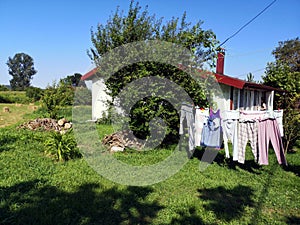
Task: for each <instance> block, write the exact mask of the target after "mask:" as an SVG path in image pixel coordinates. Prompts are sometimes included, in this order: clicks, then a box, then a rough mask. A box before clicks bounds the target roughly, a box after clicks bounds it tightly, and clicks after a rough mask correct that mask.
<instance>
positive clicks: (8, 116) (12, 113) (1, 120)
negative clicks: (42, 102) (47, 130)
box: [0, 103, 37, 127]
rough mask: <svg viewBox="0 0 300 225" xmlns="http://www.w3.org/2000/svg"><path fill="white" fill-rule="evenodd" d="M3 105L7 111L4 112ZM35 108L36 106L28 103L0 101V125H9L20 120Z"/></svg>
mask: <svg viewBox="0 0 300 225" xmlns="http://www.w3.org/2000/svg"><path fill="white" fill-rule="evenodd" d="M4 107H8V108H9V112H4V111H3V108H4ZM36 108H37V106H34V105H29V104H26V105H23V104H4V103H0V110H1V111H0V127H5V126H10V125H12V124H16V123H19V122H21V121H22V120H23V118H24V116H25V115H26V114H32V112H33V111H34V110H35V109H36ZM25 117H26V116H25Z"/></svg>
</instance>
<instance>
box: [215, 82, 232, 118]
mask: <svg viewBox="0 0 300 225" xmlns="http://www.w3.org/2000/svg"><path fill="white" fill-rule="evenodd" d="M219 85H220V89H221V91H222V93H214V97H213V101H214V104H215V106H214V107H213V108H214V109H215V110H217V109H220V111H221V112H222V111H224V110H230V91H231V87H230V86H228V85H225V84H219Z"/></svg>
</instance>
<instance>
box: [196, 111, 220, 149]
mask: <svg viewBox="0 0 300 225" xmlns="http://www.w3.org/2000/svg"><path fill="white" fill-rule="evenodd" d="M221 133H222V126H221V116H220V110H218V111H217V112H215V113H214V112H213V111H212V109H210V113H209V118H208V120H207V123H205V124H204V127H203V130H202V137H201V146H205V147H211V148H221V144H222V135H221Z"/></svg>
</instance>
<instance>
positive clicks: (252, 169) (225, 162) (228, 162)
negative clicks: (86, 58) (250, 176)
mask: <svg viewBox="0 0 300 225" xmlns="http://www.w3.org/2000/svg"><path fill="white" fill-rule="evenodd" d="M204 152H205V150H204V148H201V149H200V148H197V149H196V150H195V151H194V154H193V157H194V158H197V159H198V160H201V159H202V156H203V154H204ZM213 161H214V162H215V163H217V164H218V165H219V166H221V167H227V168H229V169H234V170H236V169H237V168H240V169H243V170H246V171H248V172H249V173H254V174H261V172H260V171H257V170H258V169H260V168H261V166H260V165H258V164H257V163H256V162H254V160H245V163H244V164H241V163H238V162H237V161H233V160H232V158H229V159H227V158H225V155H224V154H223V153H218V154H217V156H216V157H215V158H214V160H213Z"/></svg>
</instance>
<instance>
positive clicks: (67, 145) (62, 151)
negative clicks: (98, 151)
mask: <svg viewBox="0 0 300 225" xmlns="http://www.w3.org/2000/svg"><path fill="white" fill-rule="evenodd" d="M45 147H46V151H45V152H46V153H47V154H49V155H52V156H54V157H55V159H56V160H57V161H66V160H69V159H74V158H80V157H81V156H82V155H81V153H80V151H79V148H78V147H77V143H76V140H75V137H74V135H73V132H72V130H70V131H67V132H66V133H59V132H53V133H52V135H51V136H50V137H49V138H48V139H47V140H46V141H45Z"/></svg>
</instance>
